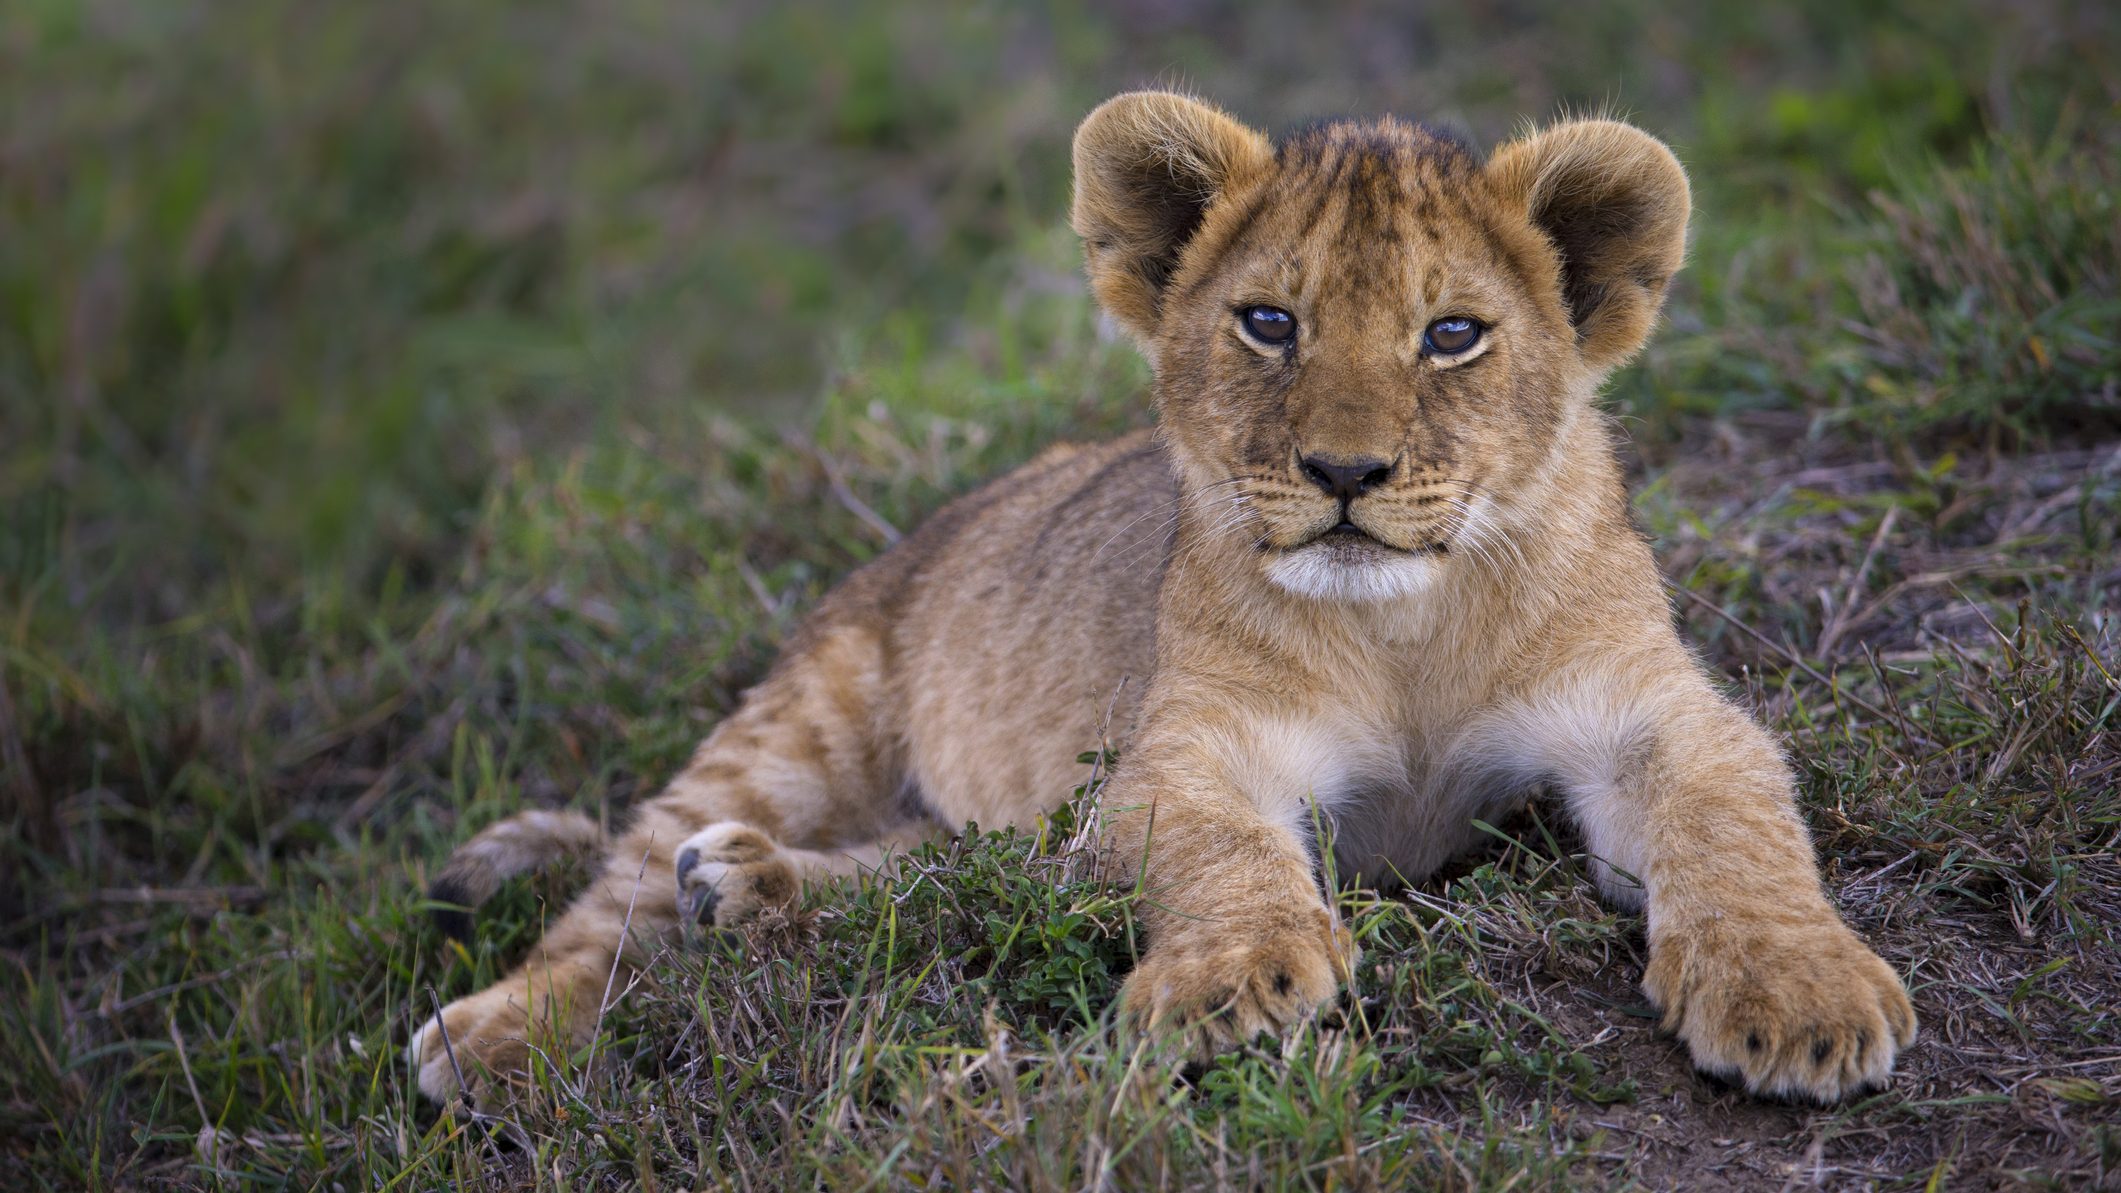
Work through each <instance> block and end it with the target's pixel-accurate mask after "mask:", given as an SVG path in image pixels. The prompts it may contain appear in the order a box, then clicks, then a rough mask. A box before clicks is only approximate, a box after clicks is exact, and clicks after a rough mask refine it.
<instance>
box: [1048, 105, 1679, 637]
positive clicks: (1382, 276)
mask: <svg viewBox="0 0 2121 1193" xmlns="http://www.w3.org/2000/svg"><path fill="white" fill-rule="evenodd" d="M1686 213H1687V189H1686V180H1685V176H1684V174H1683V173H1681V172H1680V170H1679V166H1678V163H1677V162H1675V161H1674V160H1673V159H1672V157H1671V154H1670V153H1669V152H1668V151H1667V150H1665V149H1664V147H1663V146H1662V145H1660V144H1658V143H1657V142H1656V141H1654V140H1652V139H1651V138H1650V137H1648V136H1646V135H1645V134H1643V133H1641V132H1638V131H1637V130H1635V129H1632V128H1629V127H1628V126H1626V125H1620V124H1614V123H1611V122H1605V121H1593V122H1580V123H1576V124H1568V125H1562V126H1560V127H1558V128H1556V129H1554V130H1551V131H1549V132H1547V133H1544V134H1541V135H1539V136H1536V137H1533V138H1531V139H1529V140H1526V141H1521V142H1518V143H1516V144H1513V145H1510V146H1508V147H1506V148H1504V149H1503V150H1502V151H1501V152H1500V153H1498V154H1497V155H1496V156H1495V157H1494V158H1493V159H1492V160H1490V161H1488V162H1486V163H1483V162H1481V161H1479V160H1478V159H1476V158H1475V157H1474V156H1473V155H1472V154H1471V153H1470V152H1469V151H1467V150H1466V149H1465V148H1464V147H1463V146H1461V145H1459V144H1457V143H1456V142H1453V141H1449V140H1446V139H1442V138H1439V137H1437V136H1435V135H1433V134H1430V133H1428V132H1426V131H1424V130H1422V129H1419V128H1416V127H1413V126H1410V125H1406V124H1402V123H1399V122H1397V121H1393V120H1389V119H1388V120H1383V121H1378V122H1374V123H1362V124H1357V123H1343V124H1335V125H1328V126H1324V127H1321V128H1318V129H1315V130H1313V131H1310V132H1306V133H1304V134H1301V135H1299V136H1297V137H1294V138H1292V139H1290V140H1288V141H1286V142H1284V143H1283V144H1281V145H1280V146H1279V147H1278V148H1277V147H1275V146H1272V145H1269V144H1268V143H1267V141H1266V140H1265V138H1263V137H1261V136H1260V135H1259V134H1257V133H1254V132H1252V131H1251V130H1249V129H1246V128H1244V127H1243V126H1242V125H1239V124H1237V123H1236V122H1234V121H1231V120H1230V119H1229V118H1228V117H1225V116H1223V115H1221V114H1220V113H1218V112H1216V111H1214V110H1213V109H1210V108H1207V107H1205V106H1204V105H1201V104H1199V103H1197V102H1195V101H1192V100H1189V99H1185V98H1183V97H1179V96H1175V95H1169V94H1163V93H1140V94H1135V95H1127V96H1121V97H1120V98H1118V99H1115V100H1113V101H1111V102H1110V103H1108V104H1106V105H1105V106H1104V107H1102V108H1100V109H1098V111H1097V112H1095V113H1093V114H1092V115H1091V116H1090V118H1089V119H1088V120H1086V121H1085V122H1084V125H1083V128H1082V129H1081V130H1080V131H1079V132H1078V133H1077V135H1076V202H1075V222H1076V227H1077V229H1078V231H1080V232H1081V233H1082V235H1083V237H1084V240H1085V242H1086V244H1087V247H1088V255H1089V263H1090V273H1091V279H1092V282H1093V284H1094V286H1095V288H1096V290H1097V292H1098V296H1099V299H1100V300H1101V301H1102V302H1103V303H1104V305H1105V307H1106V308H1107V310H1109V311H1111V313H1112V314H1113V315H1114V316H1115V317H1116V318H1118V319H1119V320H1120V321H1121V322H1122V323H1123V324H1125V325H1126V326H1127V327H1128V328H1129V329H1130V330H1131V331H1133V332H1134V333H1135V335H1136V336H1137V337H1138V338H1140V339H1141V340H1142V342H1143V343H1144V346H1145V347H1146V348H1147V349H1148V350H1149V353H1150V357H1151V360H1152V361H1153V362H1154V363H1155V365H1156V371H1157V397H1158V402H1159V404H1160V407H1161V413H1162V422H1163V426H1164V431H1165V434H1166V437H1167V439H1168V440H1169V442H1170V444H1171V446H1172V450H1173V454H1174V457H1175V459H1176V460H1177V463H1178V465H1179V468H1180V471H1181V475H1182V478H1183V483H1184V484H1185V486H1186V489H1187V492H1188V497H1189V500H1190V501H1192V502H1193V503H1194V506H1195V511H1196V513H1197V514H1198V515H1199V516H1200V517H1202V518H1203V519H1204V525H1205V526H1206V527H1207V528H1208V530H1209V531H1210V532H1211V533H1225V534H1231V535H1242V536H1244V537H1245V538H1247V539H1248V540H1250V541H1251V542H1252V543H1253V544H1254V545H1255V546H1256V548H1257V554H1258V557H1259V558H1260V560H1261V564H1262V567H1263V568H1264V571H1265V574H1266V575H1267V577H1268V578H1269V579H1270V580H1272V581H1273V582H1275V583H1276V584H1278V585H1280V586H1281V587H1283V588H1285V589H1288V590H1290V591H1294V592H1298V593H1302V594H1305V595H1309V596H1315V597H1320V598H1326V599H1353V600H1374V599H1384V598H1389V597H1392V596H1396V595H1401V594H1404V593H1406V592H1409V591H1412V590H1413V589H1415V588H1417V587H1418V586H1419V585H1420V584H1421V583H1422V582H1423V581H1424V580H1425V579H1426V578H1427V577H1429V576H1431V575H1433V574H1434V573H1435V569H1437V568H1439V567H1447V566H1449V561H1450V559H1451V557H1452V554H1453V552H1454V551H1455V552H1458V553H1460V554H1461V555H1463V554H1468V553H1472V554H1479V553H1482V552H1488V551H1491V550H1498V549H1502V548H1500V547H1498V546H1497V545H1496V544H1495V543H1494V542H1493V541H1492V539H1493V533H1494V530H1495V528H1496V526H1497V524H1498V523H1497V519H1498V518H1499V517H1501V516H1502V513H1501V511H1504V510H1508V509H1511V508H1512V507H1513V505H1514V504H1516V503H1513V502H1512V500H1511V498H1512V497H1513V495H1516V494H1519V493H1521V492H1523V491H1524V490H1526V489H1527V487H1528V485H1529V482H1530V481H1531V480H1532V478H1534V477H1535V476H1536V475H1537V474H1538V473H1539V472H1540V470H1541V468H1542V465H1543V464H1544V463H1545V462H1546V461H1547V459H1548V458H1549V456H1550V454H1551V449H1552V448H1553V446H1554V445H1555V443H1556V440H1557V437H1558V436H1559V435H1560V433H1561V431H1562V429H1563V428H1564V426H1565V425H1566V423H1567V422H1568V420H1569V419H1571V418H1572V417H1574V415H1575V413H1576V410H1575V407H1576V406H1577V405H1579V404H1581V403H1584V402H1586V401H1588V399H1589V395H1590V393H1591V392H1592V390H1593V389H1594V388H1595V386H1596V383H1597V381H1598V380H1599V379H1601V378H1602V377H1603V376H1604V374H1605V373H1606V372H1607V371H1609V370H1610V369H1611V368H1612V367H1613V366H1614V365H1615V364H1617V363H1619V362H1620V361H1621V360H1623V359H1625V358H1626V357H1627V356H1628V355H1629V354H1631V353H1632V352H1633V351H1634V350H1635V349H1636V348H1637V347H1638V346H1639V345H1640V344H1641V342H1642V340H1643V338H1644V336H1645V335H1646V333H1647V331H1648V328H1649V325H1650V322H1651V320H1652V319H1653V317H1654V315H1655V312H1656V308H1657V305H1658V303H1659V302H1660V301H1661V299H1662V296H1663V292H1664V288H1665V284H1666V282H1667V281H1668V280H1669V279H1670V277H1671V274H1672V272H1673V271H1674V270H1676V269H1677V268H1678V265H1679V258H1680V254H1681V251H1682V247H1683V242H1684V237H1685V227H1686ZM1520 512H1522V511H1520ZM1530 512H1531V513H1532V514H1534V515H1535V516H1536V510H1535V511H1530Z"/></svg>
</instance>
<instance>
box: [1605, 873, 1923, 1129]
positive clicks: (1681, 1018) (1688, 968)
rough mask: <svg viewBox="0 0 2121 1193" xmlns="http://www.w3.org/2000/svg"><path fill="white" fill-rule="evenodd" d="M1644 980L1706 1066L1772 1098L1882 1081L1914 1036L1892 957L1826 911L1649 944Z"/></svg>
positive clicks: (1820, 1095) (1727, 925) (1679, 932)
mask: <svg viewBox="0 0 2121 1193" xmlns="http://www.w3.org/2000/svg"><path fill="white" fill-rule="evenodd" d="M1650 951H1651V958H1650V964H1649V970H1648V972H1647V973H1645V974H1644V975H1643V982H1642V985H1643V989H1644V990H1645V991H1647V992H1648V994H1649V996H1650V997H1651V998H1652V999H1654V1000H1655V1001H1656V1003H1657V1005H1659V1006H1660V1007H1662V1008H1664V1026H1665V1028H1666V1029H1667V1030H1669V1031H1673V1032H1676V1033H1677V1034H1678V1036H1679V1038H1680V1039H1681V1040H1682V1041H1684V1042H1685V1043H1686V1045H1687V1048H1688V1050H1689V1051H1690V1052H1691V1053H1692V1054H1693V1058H1694V1065H1695V1067H1696V1068H1699V1069H1701V1070H1703V1071H1704V1072H1709V1073H1714V1074H1717V1075H1719V1076H1724V1077H1736V1078H1739V1079H1742V1080H1743V1081H1744V1082H1745V1087H1746V1089H1747V1090H1749V1091H1751V1092H1752V1093H1755V1094H1759V1095H1763V1096H1767V1097H1791V1098H1805V1099H1810V1100H1813V1101H1817V1102H1832V1101H1835V1100H1836V1099H1839V1098H1841V1097H1844V1096H1846V1095H1848V1094H1852V1093H1857V1092H1860V1091H1864V1090H1868V1089H1871V1088H1874V1087H1877V1086H1880V1085H1883V1084H1884V1083H1885V1080H1886V1078H1888V1077H1889V1076H1891V1075H1892V1071H1893V1058H1894V1056H1895V1055H1896V1054H1897V1053H1898V1052H1899V1050H1900V1049H1902V1048H1905V1047H1907V1046H1908V1045H1909V1044H1912V1043H1914V1040H1915V1009H1914V1007H1913V1006H1912V1005H1911V1004H1910V1003H1909V1002H1908V998H1907V991H1906V989H1905V988H1904V987H1902V986H1901V984H1900V978H1899V976H1898V975H1897V974H1895V973H1894V972H1893V970H1892V967H1891V966H1889V965H1887V964H1886V963H1885V962H1884V961H1883V960H1881V959H1880V958H1879V957H1878V955H1877V954H1876V953H1873V952H1871V950H1870V949H1869V948H1868V947H1866V946H1865V945H1864V943H1863V942H1862V941H1861V940H1859V939H1858V938H1857V936H1856V934H1855V933H1854V932H1851V931H1849V929H1848V928H1847V926H1845V925H1843V924H1842V923H1841V921H1840V920H1838V919H1834V918H1832V917H1831V913H1829V914H1828V915H1827V917H1826V918H1824V919H1822V920H1820V921H1817V922H1812V923H1806V924H1802V925H1796V926H1792V925H1789V924H1785V923H1754V924H1750V925H1748V924H1747V923H1746V922H1745V921H1744V920H1742V919H1738V918H1732V919H1725V920H1718V921H1716V922H1715V924H1714V926H1713V927H1711V928H1708V929H1706V930H1701V931H1697V932H1695V933H1693V934H1691V935H1690V934H1689V933H1688V932H1686V930H1684V929H1675V930H1674V931H1672V932H1670V933H1667V934H1665V939H1662V940H1658V941H1653V942H1652V943H1651V950H1650Z"/></svg>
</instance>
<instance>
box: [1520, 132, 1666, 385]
mask: <svg viewBox="0 0 2121 1193" xmlns="http://www.w3.org/2000/svg"><path fill="white" fill-rule="evenodd" d="M1487 173H1488V177H1489V179H1490V180H1491V181H1492V182H1493V184H1494V186H1495V188H1496V191H1497V193H1498V194H1500V195H1502V196H1504V197H1505V199H1506V200H1511V201H1515V202H1519V203H1522V204H1523V205H1524V213H1525V216H1526V218H1527V219H1529V220H1530V221H1531V223H1532V226H1533V227H1535V228H1537V229H1538V230H1539V231H1541V232H1543V233H1545V234H1546V236H1547V238H1548V239H1549V240H1551V241H1552V242H1553V244H1554V248H1555V249H1556V250H1557V251H1558V252H1559V253H1560V256H1561V278H1560V281H1561V300H1562V303H1563V305H1564V306H1565V307H1566V308H1567V311H1568V316H1569V322H1570V323H1571V324H1573V325H1574V326H1575V328H1576V349H1577V351H1578V352H1579V353H1581V354H1582V356H1583V359H1584V362H1585V363H1586V364H1589V365H1590V366H1591V367H1592V368H1596V369H1609V368H1612V367H1613V366H1615V365H1618V364H1619V363H1620V362H1622V361H1624V360H1626V359H1627V358H1628V357H1630V356H1633V355H1634V354H1635V351H1636V350H1637V349H1639V348H1641V347H1642V345H1643V341H1645V340H1647V339H1648V338H1649V335H1650V325H1651V324H1652V323H1654V322H1656V319H1657V309H1658V308H1659V307H1660V306H1662V305H1663V303H1664V292H1665V287H1666V286H1667V285H1669V284H1670V283H1671V280H1672V275H1673V274H1675V273H1677V272H1679V266H1680V263H1681V261H1682V260H1683V259H1684V258H1685V256H1686V224H1687V214H1688V212H1689V210H1690V209H1691V207H1692V200H1691V199H1690V198H1689V196H1688V193H1687V181H1686V171H1685V170H1683V169H1681V168H1680V165H1679V159H1678V158H1675V157H1673V156H1672V151H1671V150H1669V149H1667V148H1665V146H1664V143H1663V142H1662V141H1659V140H1658V139H1657V138H1655V137H1652V136H1651V135H1649V134H1648V133H1646V132H1643V131H1642V130H1641V129H1638V128H1636V127H1634V126H1633V125H1628V124H1622V123H1620V122H1619V121H1615V120H1576V121H1570V122H1568V123H1566V124H1558V125H1555V126H1554V127H1552V128H1549V129H1547V130H1545V131H1543V132H1539V133H1534V134H1533V135H1531V136H1529V137H1526V138H1525V139H1523V140H1521V141H1516V142H1513V143H1511V144H1509V145H1505V146H1504V147H1502V148H1501V149H1500V150H1498V151H1496V153H1495V155H1494V157H1492V158H1490V159H1489V160H1488V165H1487Z"/></svg>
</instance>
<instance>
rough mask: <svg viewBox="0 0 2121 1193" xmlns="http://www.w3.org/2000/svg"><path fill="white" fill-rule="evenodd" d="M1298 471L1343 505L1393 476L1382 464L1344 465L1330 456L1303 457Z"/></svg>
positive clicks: (1359, 463) (1357, 463)
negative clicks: (1339, 500) (1344, 502)
mask: <svg viewBox="0 0 2121 1193" xmlns="http://www.w3.org/2000/svg"><path fill="white" fill-rule="evenodd" d="M1301 467H1302V469H1303V474H1304V478H1305V479H1306V480H1309V481H1310V482H1311V483H1312V484H1314V485H1317V486H1318V487H1319V488H1321V489H1324V490H1325V491H1326V492H1328V493H1330V494H1332V495H1333V496H1335V497H1338V498H1340V499H1341V500H1342V501H1353V500H1355V499H1356V498H1358V497H1360V496H1362V495H1363V494H1365V493H1367V492H1369V491H1370V490H1372V489H1374V488H1376V487H1377V486H1379V485H1381V484H1383V483H1385V481H1386V480H1388V479H1389V478H1390V477H1391V475H1392V465H1391V464H1390V463H1389V462H1387V461H1384V460H1349V461H1347V462H1345V463H1343V462H1341V461H1339V460H1335V459H1333V458H1331V457H1330V456H1305V457H1304V458H1303V463H1302V465H1301Z"/></svg>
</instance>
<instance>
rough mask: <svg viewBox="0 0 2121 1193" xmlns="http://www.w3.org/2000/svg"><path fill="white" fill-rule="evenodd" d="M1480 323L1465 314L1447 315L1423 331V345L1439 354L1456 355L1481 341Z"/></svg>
mask: <svg viewBox="0 0 2121 1193" xmlns="http://www.w3.org/2000/svg"><path fill="white" fill-rule="evenodd" d="M1480 331H1481V328H1480V324H1479V323H1478V322H1476V321H1475V320H1472V319H1468V318H1466V317H1465V316H1464V315H1445V316H1444V317H1443V318H1441V319H1438V320H1437V321H1436V322H1434V323H1431V324H1429V330H1427V331H1425V332H1423V333H1421V342H1422V346H1423V347H1425V348H1427V349H1428V350H1429V351H1431V352H1434V353H1435V354H1436V355H1438V356H1456V355H1458V354H1459V353H1461V352H1464V351H1465V350H1466V349H1468V348H1471V347H1472V346H1473V345H1475V344H1478V343H1479V342H1480Z"/></svg>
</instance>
